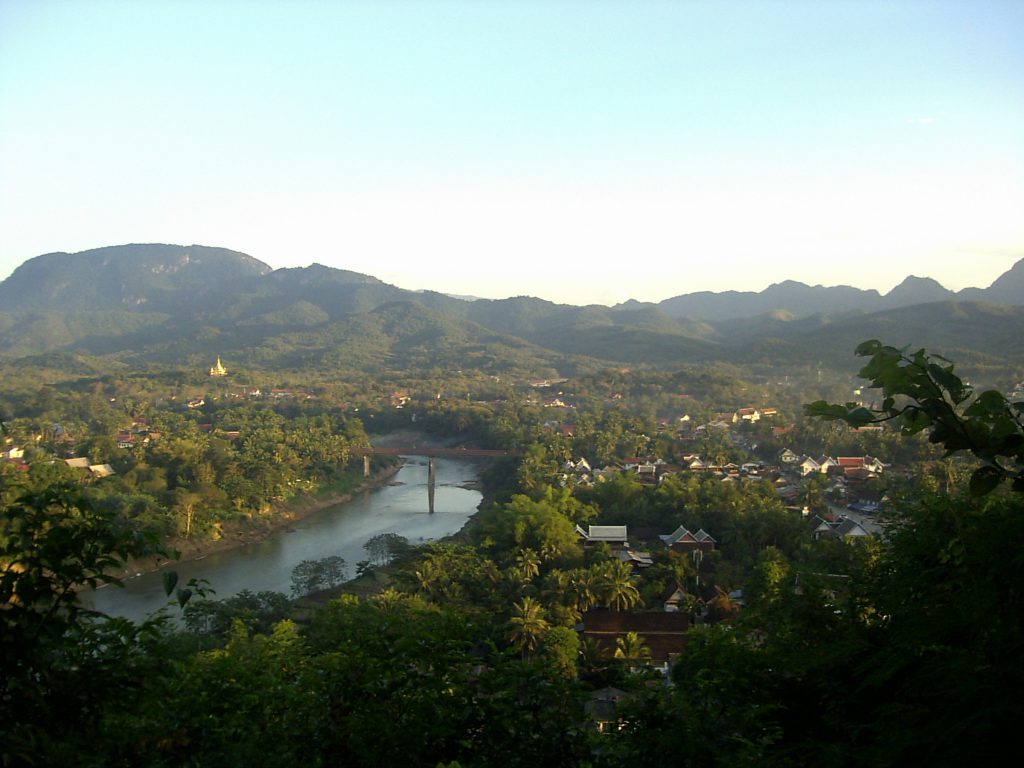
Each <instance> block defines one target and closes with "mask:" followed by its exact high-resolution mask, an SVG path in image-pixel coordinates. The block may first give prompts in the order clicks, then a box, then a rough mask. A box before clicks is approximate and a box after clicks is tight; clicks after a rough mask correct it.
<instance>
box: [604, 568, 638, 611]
mask: <svg viewBox="0 0 1024 768" xmlns="http://www.w3.org/2000/svg"><path fill="white" fill-rule="evenodd" d="M603 571H604V572H603V573H602V574H601V579H600V582H599V583H598V593H599V594H600V595H601V601H602V602H603V603H604V604H605V605H607V606H608V607H609V608H614V609H615V610H616V611H624V610H627V609H629V608H632V607H633V606H634V605H637V604H638V603H639V602H640V591H639V590H638V589H637V588H636V585H635V584H634V583H633V568H632V566H630V565H629V564H628V563H624V562H622V561H621V560H612V561H610V562H609V563H608V564H607V565H606V566H605V567H604V569H603Z"/></svg>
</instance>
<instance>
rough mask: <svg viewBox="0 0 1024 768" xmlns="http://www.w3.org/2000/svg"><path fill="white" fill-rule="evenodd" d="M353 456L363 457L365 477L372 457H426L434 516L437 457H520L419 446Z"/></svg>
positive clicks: (372, 450) (355, 450)
mask: <svg viewBox="0 0 1024 768" xmlns="http://www.w3.org/2000/svg"><path fill="white" fill-rule="evenodd" d="M349 453H350V454H351V455H352V456H362V457H363V476H364V477H369V476H370V456H426V457H427V459H428V460H427V505H428V509H429V510H430V514H434V487H435V485H436V484H437V482H436V481H437V467H436V466H435V464H434V459H435V458H437V457H441V458H450V459H470V458H487V459H490V458H497V457H501V456H518V455H519V453H518V452H516V451H505V450H501V449H493V448H464V447H459V448H420V447H417V446H411V447H400V448H374V447H373V446H370V447H368V448H352V449H350V450H349Z"/></svg>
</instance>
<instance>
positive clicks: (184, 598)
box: [178, 589, 192, 608]
mask: <svg viewBox="0 0 1024 768" xmlns="http://www.w3.org/2000/svg"><path fill="white" fill-rule="evenodd" d="M191 599H192V590H191V589H179V590H178V605H179V606H180V607H182V608H184V607H185V603H187V602H188V601H189V600H191Z"/></svg>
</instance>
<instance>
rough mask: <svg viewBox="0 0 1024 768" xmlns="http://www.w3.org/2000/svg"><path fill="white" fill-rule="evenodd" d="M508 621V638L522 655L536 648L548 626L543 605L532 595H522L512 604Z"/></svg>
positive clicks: (530, 652)
mask: <svg viewBox="0 0 1024 768" xmlns="http://www.w3.org/2000/svg"><path fill="white" fill-rule="evenodd" d="M508 623H509V633H508V637H509V640H510V641H511V643H512V644H513V645H515V646H517V647H518V648H519V649H520V650H521V651H522V652H523V655H524V656H527V655H530V654H532V653H533V652H534V651H535V650H537V646H538V645H539V644H540V639H541V637H542V636H543V634H544V633H545V632H546V631H547V630H548V627H549V624H548V622H547V619H545V618H544V607H543V606H542V605H541V604H540V603H538V602H537V601H536V600H534V599H533V598H532V597H524V598H523V599H522V600H520V601H519V602H518V603H515V604H514V605H513V606H512V618H510V619H509V621H508Z"/></svg>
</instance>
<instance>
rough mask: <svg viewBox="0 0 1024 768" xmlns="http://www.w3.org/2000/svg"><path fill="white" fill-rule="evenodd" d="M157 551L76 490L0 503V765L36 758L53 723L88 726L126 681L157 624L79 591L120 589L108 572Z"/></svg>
mask: <svg viewBox="0 0 1024 768" xmlns="http://www.w3.org/2000/svg"><path fill="white" fill-rule="evenodd" d="M160 554H163V552H162V550H161V549H160V547H159V546H158V545H157V544H156V540H155V537H152V536H148V535H145V534H143V533H140V532H138V531H136V530H135V529H133V528H132V527H131V526H129V525H127V524H126V523H125V522H124V521H123V520H121V519H119V518H118V517H117V516H116V515H115V514H114V513H113V512H111V511H108V510H104V509H100V508H96V507H94V506H93V505H92V504H91V503H90V502H89V501H88V499H86V498H85V497H84V496H83V494H82V491H81V489H79V488H78V487H76V486H73V485H55V486H52V487H50V488H47V489H46V490H44V491H41V492H38V493H32V494H27V495H24V496H22V497H20V498H19V499H18V500H17V501H16V502H15V503H14V504H10V505H4V506H3V507H0V606H2V610H0V762H2V763H3V764H5V765H6V764H15V763H18V764H20V763H22V762H31V760H30V759H27V755H32V756H34V758H35V759H40V758H39V754H40V750H41V749H42V748H43V745H45V744H47V743H48V742H49V735H48V733H49V729H51V728H52V727H53V724H54V723H57V722H60V723H62V724H68V725H69V726H77V725H78V724H79V723H80V722H84V720H83V718H84V717H85V716H86V713H88V712H89V711H90V710H91V709H92V708H93V707H94V706H95V705H96V703H97V701H98V700H99V699H101V698H102V697H103V696H104V695H105V694H107V693H109V692H110V691H111V690H112V689H114V688H116V686H117V685H118V684H119V683H120V682H121V680H122V675H123V674H125V673H126V672H127V671H128V668H127V666H126V664H125V663H126V660H127V659H128V658H130V657H131V655H132V653H133V652H134V649H135V647H136V641H137V639H138V638H139V637H140V634H141V633H142V632H143V631H148V630H149V629H152V628H154V627H155V624H154V623H153V622H148V623H147V624H146V625H144V626H143V627H136V626H134V625H133V624H131V622H128V621H126V620H124V619H112V618H109V617H107V616H104V615H102V614H99V613H97V612H95V611H92V610H90V609H88V608H87V607H85V606H84V605H82V603H81V601H80V600H79V593H80V590H81V589H82V588H83V587H92V588H96V587H98V586H101V585H106V584H113V585H119V584H120V581H119V580H118V579H117V578H116V577H115V576H114V575H112V574H114V573H117V572H118V571H119V570H121V569H122V568H123V567H124V564H125V562H126V561H127V560H128V559H129V558H137V557H145V556H149V555H160ZM171 587H172V589H173V584H172V585H171ZM156 621H157V620H154V622H156ZM23 753H24V754H23Z"/></svg>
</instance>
